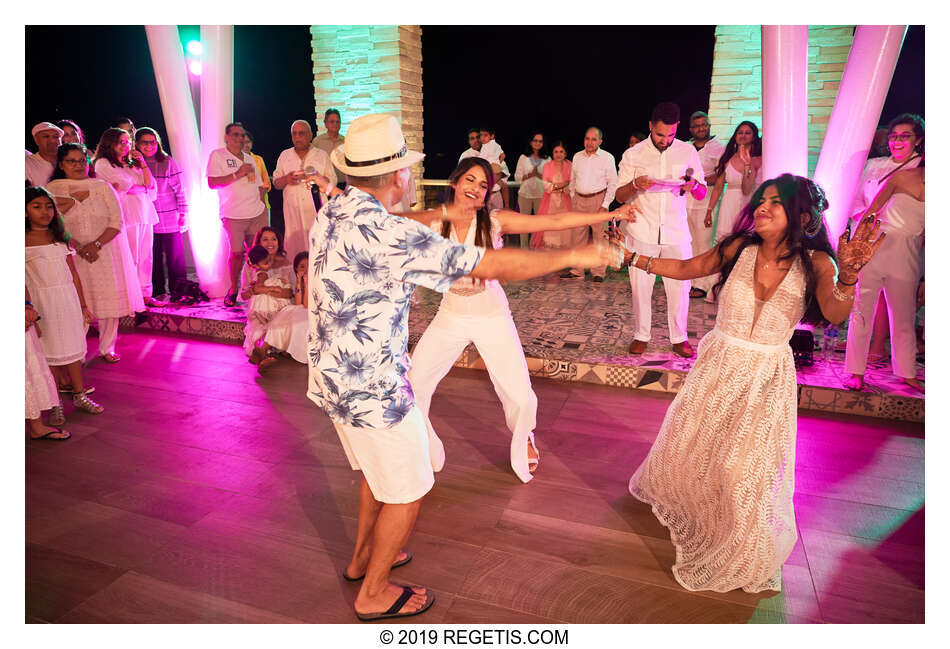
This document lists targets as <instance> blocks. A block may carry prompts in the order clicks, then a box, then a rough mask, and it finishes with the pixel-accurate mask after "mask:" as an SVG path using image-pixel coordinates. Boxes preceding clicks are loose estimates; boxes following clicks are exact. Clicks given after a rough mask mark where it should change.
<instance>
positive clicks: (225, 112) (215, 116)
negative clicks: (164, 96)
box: [194, 25, 234, 297]
mask: <svg viewBox="0 0 950 649" xmlns="http://www.w3.org/2000/svg"><path fill="white" fill-rule="evenodd" d="M201 44H202V58H203V61H202V71H201V165H202V166H201V172H202V180H203V181H204V183H205V184H204V187H205V188H207V179H206V178H205V167H206V165H207V163H208V156H209V155H210V154H211V152H212V151H213V150H214V149H219V148H221V147H222V146H224V127H225V125H227V124H228V123H229V122H231V121H233V115H234V26H233V25H202V26H201ZM205 194H206V195H207V196H208V200H207V202H206V204H205V205H204V206H203V209H204V210H205V218H203V219H202V224H201V231H200V232H195V234H194V238H195V239H196V240H197V241H199V242H200V247H201V249H202V254H203V255H204V256H205V258H206V259H208V260H209V262H210V272H209V274H208V284H207V286H204V288H205V291H206V292H207V293H208V295H210V296H212V297H220V296H222V295H224V294H225V293H226V292H227V290H228V286H229V285H230V277H229V274H228V267H227V264H228V254H229V250H228V242H227V238H226V237H225V233H224V229H223V228H222V227H221V221H220V219H219V216H218V196H217V192H215V191H213V190H208V191H207V192H206V193H205ZM195 229H196V230H197V226H196V227H195ZM202 284H203V285H204V282H203V283H202Z"/></svg>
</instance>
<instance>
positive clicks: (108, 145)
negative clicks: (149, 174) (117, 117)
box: [95, 127, 131, 167]
mask: <svg viewBox="0 0 950 649" xmlns="http://www.w3.org/2000/svg"><path fill="white" fill-rule="evenodd" d="M123 135H126V136H127V135H128V133H126V132H125V131H123V130H122V129H121V128H117V127H112V128H107V129H106V130H105V131H103V132H102V137H100V138H99V146H97V147H96V158H95V162H98V161H99V160H101V159H102V158H105V159H106V160H108V161H109V164H111V165H112V166H113V167H128V166H130V165H131V162H130V161H129V160H120V159H119V156H117V155H116V154H115V145H116V144H118V143H119V138H121V137H122V136H123ZM129 139H131V138H129Z"/></svg>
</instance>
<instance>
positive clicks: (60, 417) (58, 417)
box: [49, 404, 66, 426]
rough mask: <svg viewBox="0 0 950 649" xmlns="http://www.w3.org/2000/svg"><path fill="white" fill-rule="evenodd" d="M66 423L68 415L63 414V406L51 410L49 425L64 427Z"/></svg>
mask: <svg viewBox="0 0 950 649" xmlns="http://www.w3.org/2000/svg"><path fill="white" fill-rule="evenodd" d="M65 423H66V415H64V414H63V406H62V404H60V405H58V406H53V407H52V408H50V414H49V425H50V426H62V425H63V424H65Z"/></svg>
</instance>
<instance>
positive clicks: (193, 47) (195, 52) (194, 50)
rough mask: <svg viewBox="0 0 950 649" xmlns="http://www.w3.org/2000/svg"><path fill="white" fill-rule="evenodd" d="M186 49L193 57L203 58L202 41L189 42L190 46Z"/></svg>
mask: <svg viewBox="0 0 950 649" xmlns="http://www.w3.org/2000/svg"><path fill="white" fill-rule="evenodd" d="M185 49H186V50H188V53H189V54H191V55H192V56H201V52H202V47H201V41H188V44H187V45H186V46H185Z"/></svg>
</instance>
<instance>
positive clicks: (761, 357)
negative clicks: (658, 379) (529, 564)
mask: <svg viewBox="0 0 950 649" xmlns="http://www.w3.org/2000/svg"><path fill="white" fill-rule="evenodd" d="M826 207H827V201H826V200H825V198H824V195H823V194H822V192H821V190H820V189H819V188H818V186H817V185H815V184H814V183H813V182H812V181H810V180H808V179H807V178H801V177H799V176H792V175H790V174H785V175H783V176H780V177H778V178H775V179H772V180H769V181H767V182H766V183H764V184H763V185H762V186H761V187H759V189H758V190H756V192H755V193H754V195H753V197H752V200H751V202H750V204H749V206H748V207H747V208H746V209H745V210H744V211H743V213H742V215H741V223H740V227H739V228H737V230H736V233H735V234H733V235H731V236H729V237H727V238H726V239H725V240H723V241H722V242H720V243H719V245H717V246H716V247H714V248H712V249H711V250H709V251H707V252H705V253H703V254H701V255H699V256H697V257H693V258H692V259H685V260H677V259H658V258H651V257H646V256H643V255H632V256H631V258H632V261H631V263H633V264H634V265H636V266H637V267H638V268H640V269H643V270H646V271H647V272H652V273H655V274H657V275H661V276H665V277H673V278H676V279H684V280H685V279H692V278H694V277H704V276H706V275H710V274H712V273H716V272H720V273H721V275H722V276H721V279H720V281H719V283H718V284H717V285H716V286H715V287H714V288H713V290H714V291H717V292H718V291H719V290H720V289H721V294H720V295H719V296H718V299H719V313H718V315H717V317H716V326H715V328H714V329H713V330H712V331H710V332H709V333H708V334H707V335H706V336H705V337H703V339H702V341H701V342H700V345H699V350H698V354H697V358H696V363H695V364H694V365H693V368H692V370H691V371H690V373H689V375H688V376H687V378H686V381H685V383H684V384H683V387H682V389H681V390H680V392H679V393H678V394H677V395H676V398H675V399H674V400H673V403H672V404H671V405H670V408H669V410H668V411H667V413H666V417H665V418H664V420H663V425H662V427H661V429H660V433H659V435H658V436H657V439H656V441H655V442H654V444H653V448H652V449H651V450H650V453H649V455H648V456H647V458H646V459H645V460H644V461H643V463H642V464H641V465H640V467H639V468H638V469H637V470H636V472H635V473H634V474H633V477H632V478H631V479H630V493H632V494H633V495H634V497H636V498H637V499H639V500H642V501H643V502H645V503H647V504H649V505H652V508H653V513H654V514H655V515H656V516H657V518H658V519H659V520H660V522H661V523H663V524H664V525H665V526H666V527H668V528H669V529H670V537H671V539H672V541H673V544H674V545H675V546H676V562H675V564H674V565H673V576H674V577H675V578H676V580H677V581H678V582H679V583H680V584H681V585H682V586H683V587H684V588H686V589H688V590H713V591H717V592H725V591H729V590H733V589H736V588H742V589H743V590H746V591H749V592H758V591H762V590H769V589H771V590H780V589H781V568H782V564H783V563H784V562H785V560H786V559H787V558H788V556H789V554H790V553H791V551H792V548H793V547H794V545H795V542H796V540H797V533H796V528H795V514H794V511H793V510H792V493H793V491H794V484H795V481H794V470H795V430H796V383H795V364H794V361H793V359H792V351H791V348H790V347H789V345H788V341H789V340H790V339H791V336H792V332H793V331H794V329H795V325H796V324H798V322H799V321H800V320H805V321H806V322H818V321H820V320H821V319H822V318H827V319H828V320H830V321H831V322H841V321H843V320H844V319H845V318H846V317H847V316H848V312H849V311H850V310H851V304H852V301H853V299H854V283H855V282H856V281H857V273H858V270H860V268H861V267H862V266H863V265H864V264H866V263H867V261H868V260H869V259H870V257H871V255H872V254H873V253H874V251H875V250H876V249H877V247H878V246H879V245H880V242H881V240H882V239H883V235H881V236H880V237H879V238H876V237H877V235H878V231H879V227H880V224H879V223H878V224H873V223H872V222H871V220H870V219H865V220H863V221H862V222H861V224H860V225H859V226H858V229H857V232H856V234H855V237H854V239H853V240H851V241H848V237H849V234H850V232H846V233H845V234H843V235H842V237H841V239H840V241H839V244H838V258H839V260H840V262H841V269H840V271H839V270H837V269H836V265H835V254H834V251H833V250H832V248H831V245H830V244H829V242H828V236H827V233H826V231H825V228H824V224H823V219H822V213H823V211H824V210H825V208H826ZM875 239H876V240H875ZM872 241H873V242H874V243H872Z"/></svg>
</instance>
